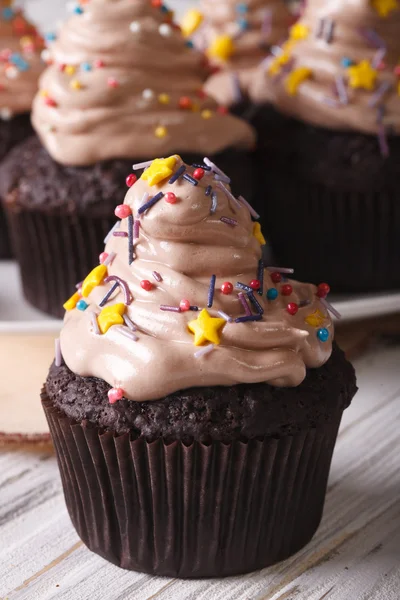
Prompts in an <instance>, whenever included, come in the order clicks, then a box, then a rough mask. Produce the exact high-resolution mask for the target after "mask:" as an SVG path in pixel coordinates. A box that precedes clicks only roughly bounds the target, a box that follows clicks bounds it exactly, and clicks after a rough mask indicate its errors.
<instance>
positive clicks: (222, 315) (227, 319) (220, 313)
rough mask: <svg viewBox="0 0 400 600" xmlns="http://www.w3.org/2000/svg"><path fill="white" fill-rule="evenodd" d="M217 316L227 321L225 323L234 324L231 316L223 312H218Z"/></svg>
mask: <svg viewBox="0 0 400 600" xmlns="http://www.w3.org/2000/svg"><path fill="white" fill-rule="evenodd" d="M217 314H218V315H219V316H220V317H222V318H223V319H225V321H227V322H228V323H233V319H232V317H230V316H229V315H227V314H226V312H224V311H223V310H219V311H217Z"/></svg>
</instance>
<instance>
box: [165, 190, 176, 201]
mask: <svg viewBox="0 0 400 600" xmlns="http://www.w3.org/2000/svg"><path fill="white" fill-rule="evenodd" d="M164 200H165V202H168V204H175V203H176V201H177V197H176V195H175V194H174V193H173V192H167V193H166V194H165V196H164Z"/></svg>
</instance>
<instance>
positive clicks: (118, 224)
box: [104, 221, 121, 244]
mask: <svg viewBox="0 0 400 600" xmlns="http://www.w3.org/2000/svg"><path fill="white" fill-rule="evenodd" d="M120 224H121V221H117V222H116V223H115V225H113V226H112V228H111V229H110V231H109V232H108V233H107V235H106V237H105V238H104V244H107V243H108V242H109V240H110V238H111V237H112V235H113V233H114V231H117V229H119V226H120Z"/></svg>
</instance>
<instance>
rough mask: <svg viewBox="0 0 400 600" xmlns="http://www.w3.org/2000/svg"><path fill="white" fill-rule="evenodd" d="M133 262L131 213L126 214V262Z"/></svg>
mask: <svg viewBox="0 0 400 600" xmlns="http://www.w3.org/2000/svg"><path fill="white" fill-rule="evenodd" d="M132 263H133V215H129V216H128V264H130V265H131V264H132Z"/></svg>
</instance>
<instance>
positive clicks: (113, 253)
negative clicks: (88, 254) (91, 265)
mask: <svg viewBox="0 0 400 600" xmlns="http://www.w3.org/2000/svg"><path fill="white" fill-rule="evenodd" d="M116 256H117V255H116V253H115V252H110V254H109V255H108V256H107V258H106V260H105V261H104V262H103V265H104V266H105V267H108V266H109V265H111V263H112V262H113V260H114V258H115V257H116Z"/></svg>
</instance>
